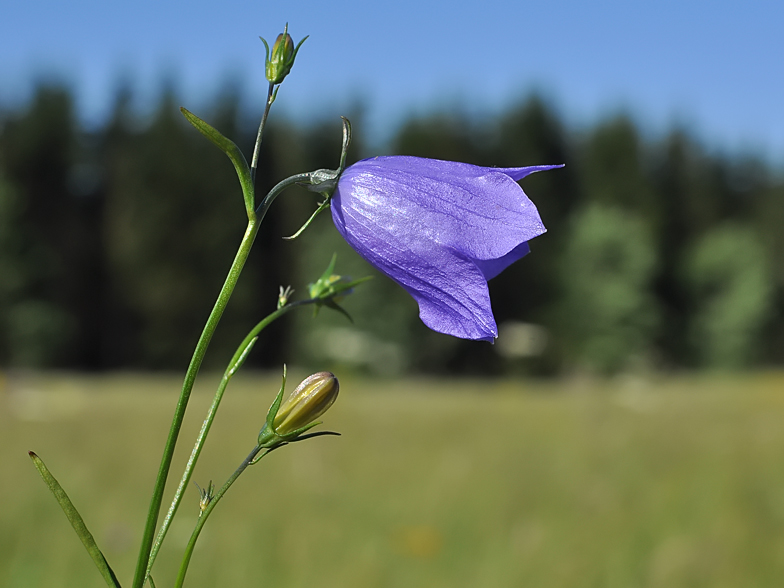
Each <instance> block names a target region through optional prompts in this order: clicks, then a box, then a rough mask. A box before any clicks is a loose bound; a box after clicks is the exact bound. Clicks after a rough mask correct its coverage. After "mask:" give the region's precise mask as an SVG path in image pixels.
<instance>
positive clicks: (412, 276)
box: [331, 156, 561, 341]
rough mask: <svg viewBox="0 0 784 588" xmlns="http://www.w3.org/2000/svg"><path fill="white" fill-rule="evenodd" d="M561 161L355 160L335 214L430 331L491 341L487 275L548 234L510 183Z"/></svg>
mask: <svg viewBox="0 0 784 588" xmlns="http://www.w3.org/2000/svg"><path fill="white" fill-rule="evenodd" d="M556 167H561V166H559V165H539V166H531V167H513V168H493V167H477V166H475V165H470V164H467V163H456V162H453V161H439V160H436V159H423V158H420V157H405V156H389V157H374V158H371V159H365V160H362V161H358V162H357V163H355V164H354V165H352V166H350V167H349V168H348V169H346V170H345V171H344V172H343V174H342V175H341V176H340V179H339V180H338V185H337V189H336V190H335V193H334V195H333V197H332V202H331V206H332V220H333V221H334V222H335V226H336V227H337V229H338V232H339V233H340V234H341V235H342V236H343V238H344V239H345V240H346V241H347V242H348V244H349V245H351V247H353V248H354V250H355V251H356V252H357V253H359V255H361V256H362V257H363V258H364V259H365V260H366V261H368V262H369V263H370V264H371V265H373V266H374V267H376V268H377V269H378V270H379V271H381V272H382V273H384V274H386V275H387V276H389V277H390V278H392V279H393V280H394V281H396V282H397V283H398V284H400V285H401V286H403V288H405V289H406V291H408V293H409V294H411V296H413V297H414V299H415V300H416V301H417V303H418V304H419V317H420V318H421V319H422V322H424V323H425V324H426V325H427V326H428V327H430V328H431V329H433V330H434V331H438V332H439V333H446V334H447V335H453V336H455V337H460V338H463V339H476V340H483V341H493V340H494V339H495V338H496V337H497V336H498V328H497V326H496V323H495V318H494V317H493V311H492V308H491V307H490V294H489V292H488V289H487V280H489V279H491V278H493V277H495V276H497V275H498V274H500V273H501V272H502V271H503V270H504V269H506V268H507V267H508V266H509V265H511V264H512V263H514V262H515V261H517V260H518V259H520V258H521V257H523V256H524V255H525V254H527V253H528V252H529V248H528V241H529V240H530V239H533V238H534V237H536V236H537V235H541V234H542V233H544V232H545V230H546V229H545V228H544V225H543V224H542V220H541V219H540V218H539V213H538V212H537V210H536V207H535V206H534V204H533V203H532V202H531V201H530V200H529V199H528V197H527V196H526V195H525V193H524V192H523V190H522V188H520V186H518V185H517V183H516V182H517V181H518V180H520V179H522V178H524V177H525V176H527V175H529V174H531V173H534V172H537V171H543V170H548V169H553V168H556Z"/></svg>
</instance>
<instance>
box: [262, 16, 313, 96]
mask: <svg viewBox="0 0 784 588" xmlns="http://www.w3.org/2000/svg"><path fill="white" fill-rule="evenodd" d="M288 30H289V25H288V24H286V27H285V28H284V29H283V32H282V33H281V34H280V35H278V38H277V39H275V43H274V44H273V45H272V51H270V48H269V45H267V41H265V40H264V39H263V38H262V39H261V40H262V41H263V42H264V46H265V47H266V48H267V60H266V61H267V63H266V68H265V73H266V75H267V80H269V82H270V83H271V84H280V83H281V82H282V81H283V80H284V79H285V77H286V76H287V75H289V72H290V71H291V68H292V67H293V66H294V59H295V58H296V57H297V51H299V48H300V46H301V45H302V43H304V42H305V39H307V37H305V39H302V40H301V41H300V42H299V43H298V44H297V46H296V47H295V46H294V41H293V40H292V38H291V35H289V33H288Z"/></svg>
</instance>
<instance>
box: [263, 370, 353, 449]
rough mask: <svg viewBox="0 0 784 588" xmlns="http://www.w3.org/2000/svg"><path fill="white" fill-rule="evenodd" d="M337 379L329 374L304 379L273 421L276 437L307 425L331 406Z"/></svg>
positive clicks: (333, 400) (337, 386)
mask: <svg viewBox="0 0 784 588" xmlns="http://www.w3.org/2000/svg"><path fill="white" fill-rule="evenodd" d="M339 389H340V386H339V385H338V379H337V378H336V377H335V375H334V374H332V373H330V372H318V373H316V374H313V375H312V376H309V377H307V378H305V379H304V380H303V381H302V383H301V384H300V385H299V386H297V387H296V388H295V389H294V390H293V391H292V392H291V394H289V397H288V398H286V400H284V401H283V403H282V404H281V405H280V408H279V409H278V414H277V415H275V420H274V421H273V423H274V427H275V431H276V432H277V434H278V435H287V434H289V433H291V432H293V431H296V430H297V429H300V428H302V427H304V426H306V425H309V424H310V423H312V422H313V421H315V420H316V419H317V418H319V417H320V416H321V415H322V414H324V413H325V412H326V411H327V409H328V408H329V407H330V406H332V403H333V402H335V399H336V398H337V397H338V390H339Z"/></svg>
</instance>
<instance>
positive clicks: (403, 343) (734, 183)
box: [0, 85, 784, 374]
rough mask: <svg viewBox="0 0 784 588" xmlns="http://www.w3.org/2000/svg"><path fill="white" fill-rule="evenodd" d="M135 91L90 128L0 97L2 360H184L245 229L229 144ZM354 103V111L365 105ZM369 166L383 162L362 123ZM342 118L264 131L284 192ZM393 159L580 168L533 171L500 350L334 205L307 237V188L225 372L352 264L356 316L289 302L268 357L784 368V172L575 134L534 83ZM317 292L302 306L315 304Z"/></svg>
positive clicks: (246, 288) (457, 366)
mask: <svg viewBox="0 0 784 588" xmlns="http://www.w3.org/2000/svg"><path fill="white" fill-rule="evenodd" d="M130 104H131V101H130V93H129V92H127V91H125V92H120V93H119V94H118V97H117V100H116V103H115V105H114V108H113V111H112V114H111V116H110V117H109V119H108V120H107V121H106V122H105V123H104V124H103V125H102V126H101V127H100V128H97V129H96V128H90V129H87V128H85V127H84V126H83V125H82V124H80V122H79V120H78V119H77V117H76V115H75V111H74V103H73V98H72V96H71V95H70V93H69V92H68V91H67V90H66V89H64V88H62V87H53V86H45V85H43V86H41V87H39V88H38V89H37V91H36V93H35V95H34V96H33V98H32V99H31V100H30V102H29V103H28V104H27V105H25V106H23V107H19V108H16V109H5V110H3V111H0V366H5V367H6V368H18V367H30V368H69V369H86V370H108V369H121V368H122V369H170V368H175V369H182V368H183V367H184V366H185V365H187V362H188V360H189V357H190V353H191V351H192V349H193V346H194V344H195V341H196V339H197V338H198V334H199V332H200V330H201V327H202V325H203V321H204V320H205V318H206V316H207V314H208V313H209V310H210V308H211V306H212V304H213V302H214V297H215V295H216V294H217V292H218V290H219V288H220V285H221V283H222V281H223V279H224V277H225V272H226V270H227V268H228V266H229V264H230V262H231V259H232V257H233V255H234V252H235V249H236V247H237V245H238V244H239V240H240V237H241V234H242V231H243V230H244V223H245V221H244V209H243V206H242V198H241V194H240V189H239V186H238V183H237V181H236V177H235V175H234V171H233V168H232V166H231V164H230V162H229V161H228V160H227V159H226V158H225V156H224V155H223V154H222V153H220V152H219V151H218V150H217V149H215V148H214V146H213V145H211V144H210V143H209V142H208V141H206V140H205V139H204V138H203V137H201V136H200V135H199V134H198V133H197V132H196V131H195V130H194V129H193V128H191V127H190V126H189V125H188V124H187V123H186V122H185V121H184V119H183V118H182V117H181V115H180V113H179V111H178V106H179V103H178V100H177V99H176V97H175V96H174V95H173V93H171V92H169V93H164V94H163V95H162V97H161V99H160V101H159V103H158V104H157V106H156V108H155V110H154V112H153V114H152V115H151V116H149V117H147V119H146V120H142V118H141V117H140V116H139V115H138V114H137V113H135V112H134V110H133V109H132V108H131V106H130ZM239 105H240V96H239V95H237V94H231V93H229V94H227V95H225V96H223V97H221V98H220V99H217V100H216V101H215V103H214V104H213V105H212V107H211V108H210V109H208V111H207V112H197V114H198V115H199V116H201V117H202V118H204V119H205V120H208V122H210V124H212V125H213V126H215V127H216V128H218V129H220V130H221V131H222V132H223V133H224V134H225V135H227V136H229V137H231V138H232V139H233V140H235V142H236V143H237V144H238V145H239V146H240V147H241V148H243V150H244V151H245V153H246V154H249V153H250V150H251V148H252V145H253V141H254V138H255V130H256V129H255V125H256V122H255V121H252V120H249V119H248V117H246V116H244V115H243V113H242V112H241V109H240V106H239ZM350 114H351V113H349V116H350ZM352 122H353V123H354V125H353V126H354V135H355V140H354V143H353V146H352V153H351V160H352V161H353V160H356V159H358V158H362V157H368V156H372V155H379V154H381V153H374V152H370V151H369V150H368V149H367V147H366V146H365V141H363V138H364V137H363V132H362V117H361V112H360V113H358V114H357V116H356V117H354V118H352ZM339 150H340V121H339V120H338V119H337V118H336V120H329V121H322V122H315V123H311V124H309V125H298V124H294V123H293V122H291V121H287V120H285V119H283V118H280V117H277V118H274V117H273V120H272V121H271V123H270V125H269V127H268V130H267V131H266V133H265V139H264V145H263V147H262V153H261V160H260V161H261V163H260V167H259V173H258V179H257V182H258V189H259V193H261V194H263V193H266V191H267V190H268V189H269V188H271V187H272V186H273V185H274V184H275V183H277V181H279V180H280V179H283V178H285V177H288V176H290V175H293V174H295V173H299V172H302V171H311V170H314V169H318V168H335V167H337V163H338V162H337V159H338V155H339ZM385 154H407V155H418V156H422V157H433V158H438V159H449V160H455V161H464V162H469V163H474V164H477V165H486V166H503V167H512V166H522V165H535V164H550V163H565V164H566V167H565V168H563V169H561V170H558V171H553V172H548V173H543V174H535V175H533V176H530V177H529V178H527V179H526V180H524V181H523V183H522V185H523V188H524V189H525V190H526V192H527V193H528V194H529V195H530V196H531V198H532V199H533V200H534V202H535V203H536V205H537V207H538V208H539V210H540V213H541V216H542V218H543V220H544V222H545V225H546V226H547V228H548V232H547V233H546V234H545V235H543V236H541V237H538V238H537V239H535V240H534V241H532V242H531V249H532V253H531V254H530V255H529V256H527V257H525V258H524V259H523V260H521V261H520V262H518V263H516V264H515V265H513V266H512V267H511V268H509V269H508V270H507V271H506V272H504V273H503V274H501V275H500V276H498V277H497V278H495V279H493V280H492V281H491V282H490V293H491V299H492V301H493V308H494V311H495V315H496V319H497V322H498V324H499V326H500V329H501V337H500V338H499V340H498V342H497V343H496V344H495V345H489V344H484V343H476V342H467V341H460V340H455V339H452V338H449V337H446V336H443V335H439V334H437V333H433V332H430V331H429V330H428V329H427V328H426V327H424V326H423V325H422V324H421V323H420V322H419V320H418V317H417V308H416V304H415V303H414V302H413V300H411V299H410V298H409V297H408V295H407V294H406V293H405V292H404V291H403V290H402V289H401V288H399V287H397V286H396V285H395V284H393V283H392V282H390V281H389V280H388V279H386V278H384V277H383V276H379V275H376V274H375V272H374V270H373V269H372V268H370V267H369V266H368V265H367V264H365V263H364V262H363V261H362V260H361V259H360V258H359V257H358V256H357V255H356V254H355V253H354V252H352V251H351V250H350V249H349V248H348V246H347V245H345V243H343V242H342V240H341V239H340V237H339V235H337V232H336V231H335V230H334V227H332V225H331V220H330V219H329V215H328V214H324V215H322V217H320V218H319V219H317V221H316V222H315V223H314V225H313V226H312V227H311V228H310V229H308V231H306V232H305V233H304V234H303V235H302V236H301V237H300V238H298V239H297V240H295V241H285V240H283V239H282V237H284V236H286V235H290V234H292V233H294V232H295V231H296V230H297V228H298V227H299V226H300V225H301V224H302V222H304V220H305V219H306V218H307V217H308V216H309V215H310V213H311V212H312V211H313V209H314V208H315V206H316V202H317V201H316V199H315V196H314V195H313V194H311V193H309V192H307V191H305V190H304V189H300V188H295V189H292V191H291V193H287V194H286V195H284V196H282V197H281V198H280V199H279V200H278V201H277V202H276V203H275V205H274V206H273V209H272V210H271V212H270V214H269V216H268V218H267V219H266V220H265V226H264V227H263V228H262V231H261V233H260V236H259V239H258V241H257V244H256V247H255V251H254V252H253V253H252V255H251V258H250V260H249V262H248V265H247V268H246V270H245V273H244V274H243V277H242V279H241V280H240V283H239V285H238V288H237V290H236V292H235V295H234V298H233V299H232V301H231V303H230V305H229V308H228V310H227V312H226V315H225V318H224V322H223V323H222V325H221V327H220V328H219V330H218V332H217V333H216V336H215V339H214V342H213V347H212V351H211V353H210V354H208V365H209V366H211V367H216V368H218V367H222V364H223V363H224V362H225V361H226V360H227V359H228V358H229V357H230V356H231V354H232V353H233V351H234V347H235V346H236V345H237V344H238V342H239V341H240V340H241V339H242V338H243V337H244V335H245V333H246V332H247V330H248V329H249V328H250V327H251V326H252V325H253V324H255V323H256V322H257V321H258V320H260V319H261V318H262V317H263V315H264V314H265V313H267V312H269V311H270V310H272V309H273V308H274V304H275V301H276V298H277V294H278V288H279V286H281V285H283V286H286V285H291V286H292V287H293V288H294V289H295V290H296V294H300V295H305V294H306V291H307V288H306V284H307V283H308V282H310V281H314V280H315V278H317V277H318V275H319V274H320V273H321V271H323V269H324V268H325V267H326V266H327V264H328V263H329V260H330V258H331V256H332V253H333V252H337V254H338V264H337V270H338V272H340V273H342V274H347V275H348V274H350V275H352V277H361V276H364V275H376V279H374V280H372V281H371V282H369V283H367V284H364V285H362V286H361V287H360V288H359V289H358V291H357V292H356V293H354V294H353V295H351V296H349V297H348V298H347V299H346V300H345V302H344V306H345V308H346V310H347V311H348V312H349V313H350V314H351V316H352V318H353V322H349V321H347V320H346V319H345V317H343V316H341V315H338V314H337V313H331V311H330V310H329V309H323V310H321V311H320V312H319V314H318V316H317V317H315V318H314V317H313V313H312V311H309V310H304V311H300V314H296V313H290V314H289V315H288V316H287V317H285V318H284V319H283V320H281V321H279V322H278V323H275V324H273V326H272V327H270V329H268V331H266V335H265V336H263V337H262V338H261V339H260V341H259V343H258V344H257V346H256V348H255V349H254V353H253V356H252V357H251V359H250V360H249V361H250V363H251V364H252V365H255V366H257V367H272V366H277V365H280V364H281V363H283V362H289V363H295V364H300V365H303V364H304V365H308V366H313V367H317V368H321V369H323V368H324V367H326V366H332V367H334V368H335V369H338V368H343V369H347V370H355V371H362V372H368V373H373V374H396V373H401V372H421V373H436V374H440V373H474V374H518V373H532V374H558V373H564V372H574V371H587V372H592V373H617V372H624V371H629V370H639V369H653V370H659V369H664V370H672V369H720V370H734V369H745V368H750V367H756V366H771V365H779V364H781V363H782V362H784V353H782V349H783V347H782V337H783V336H782V334H783V333H784V314H783V313H782V308H784V304H783V303H784V298H783V297H782V293H783V292H784V267H782V264H781V263H779V260H780V259H782V255H781V253H782V251H784V231H781V229H780V227H781V226H782V225H783V224H784V181H783V180H782V177H781V175H780V174H778V173H777V170H776V169H775V168H774V167H773V166H772V165H771V164H770V163H767V162H765V161H764V160H763V159H761V158H758V157H754V156H750V155H742V154H726V153H721V152H717V151H716V150H711V149H708V148H707V147H706V146H705V145H703V144H702V143H701V142H700V141H699V140H698V139H697V138H695V137H694V136H692V135H691V134H690V133H689V132H687V131H686V130H684V129H680V128H672V129H670V130H669V131H668V132H666V133H662V134H661V135H660V136H656V137H653V138H651V137H647V136H645V135H644V134H643V133H642V132H641V130H640V128H639V125H638V124H637V123H636V122H635V121H634V120H633V119H632V118H630V117H628V116H624V115H617V116H615V117H611V118H608V119H605V120H602V121H600V122H598V123H597V124H595V125H594V126H593V127H591V128H589V129H587V130H583V131H581V132H576V131H575V130H573V129H569V128H566V127H565V125H564V124H563V122H562V121H561V120H560V119H559V116H558V114H557V113H556V112H555V111H554V110H553V109H551V108H550V107H549V106H548V104H547V103H546V101H545V100H543V99H542V98H540V97H538V96H530V97H528V98H525V99H523V100H521V101H520V102H519V103H518V104H516V105H514V106H512V107H510V108H508V109H507V110H506V111H505V112H502V113H501V114H499V115H497V116H496V117H494V118H492V119H490V118H488V119H482V120H478V119H476V118H471V117H464V116H461V115H459V114H457V113H448V112H447V113H444V112H440V113H439V112H434V113H432V114H430V115H427V116H421V117H412V118H410V119H408V120H407V121H405V122H404V123H403V124H402V125H401V126H400V127H399V128H398V130H397V131H396V133H395V134H394V137H393V139H392V141H391V143H390V145H389V146H388V148H387V149H386V151H385ZM296 294H295V296H296Z"/></svg>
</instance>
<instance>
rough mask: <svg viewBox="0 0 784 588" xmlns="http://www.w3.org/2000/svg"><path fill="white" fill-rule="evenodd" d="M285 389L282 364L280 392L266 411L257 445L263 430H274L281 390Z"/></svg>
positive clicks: (281, 399)
mask: <svg viewBox="0 0 784 588" xmlns="http://www.w3.org/2000/svg"><path fill="white" fill-rule="evenodd" d="M285 389H286V364H283V382H281V384H280V392H278V395H277V396H276V397H275V402H273V403H272V406H270V408H269V410H268V411H267V424H266V426H265V428H264V429H262V430H261V433H259V445H261V436H262V433H264V431H265V430H267V431H268V432H273V433H274V431H275V425H274V422H275V417H276V416H278V410H280V405H281V404H282V403H283V391H284V390H285Z"/></svg>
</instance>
